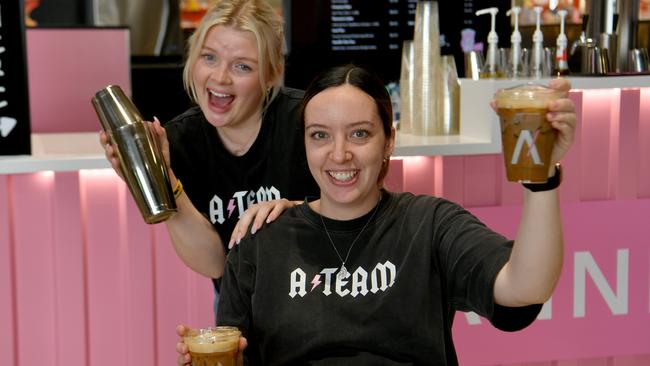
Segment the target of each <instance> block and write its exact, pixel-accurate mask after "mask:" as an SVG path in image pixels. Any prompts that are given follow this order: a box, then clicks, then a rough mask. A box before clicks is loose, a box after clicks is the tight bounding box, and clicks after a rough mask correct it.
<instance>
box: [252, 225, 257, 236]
mask: <svg viewBox="0 0 650 366" xmlns="http://www.w3.org/2000/svg"><path fill="white" fill-rule="evenodd" d="M256 231H257V226H255V225H253V227H252V228H251V235H255V232H256Z"/></svg>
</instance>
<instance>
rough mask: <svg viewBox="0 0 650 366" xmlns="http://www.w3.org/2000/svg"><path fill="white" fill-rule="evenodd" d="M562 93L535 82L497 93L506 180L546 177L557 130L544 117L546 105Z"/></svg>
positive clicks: (528, 180) (541, 180) (533, 180)
mask: <svg viewBox="0 0 650 366" xmlns="http://www.w3.org/2000/svg"><path fill="white" fill-rule="evenodd" d="M564 95H565V93H564V92H561V91H557V90H554V89H550V88H547V87H545V86H542V85H537V84H526V85H520V86H516V87H513V88H509V89H502V90H499V91H498V92H497V93H496V95H495V99H496V105H497V113H498V114H499V118H500V120H501V142H502V146H503V157H504V162H505V166H506V175H507V177H508V180H509V181H511V182H521V183H544V182H546V181H547V179H548V173H549V167H550V164H551V161H550V160H551V153H552V152H553V145H554V144H555V139H556V137H557V131H556V130H555V129H554V128H553V127H552V126H551V124H550V122H549V121H548V120H547V119H546V114H547V113H548V109H547V107H546V106H547V104H548V102H550V101H552V100H555V99H558V98H562V97H564Z"/></svg>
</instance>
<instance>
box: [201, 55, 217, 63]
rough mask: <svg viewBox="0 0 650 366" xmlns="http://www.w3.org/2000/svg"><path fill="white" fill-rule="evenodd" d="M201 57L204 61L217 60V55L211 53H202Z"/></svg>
mask: <svg viewBox="0 0 650 366" xmlns="http://www.w3.org/2000/svg"><path fill="white" fill-rule="evenodd" d="M201 59H203V61H206V62H214V61H216V60H217V57H216V56H215V55H213V54H211V53H202V54H201Z"/></svg>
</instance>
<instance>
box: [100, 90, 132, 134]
mask: <svg viewBox="0 0 650 366" xmlns="http://www.w3.org/2000/svg"><path fill="white" fill-rule="evenodd" d="M92 102H93V106H94V107H95V111H96V112H97V116H98V117H99V121H100V122H101V124H102V127H103V128H104V130H106V131H110V130H115V129H118V128H120V127H122V126H125V125H129V124H134V123H142V122H143V121H144V119H143V118H142V115H141V114H140V111H138V108H137V107H136V106H135V104H133V102H132V101H131V99H129V97H127V96H126V94H124V91H122V88H120V86H119V85H109V86H107V87H105V88H104V89H102V90H100V91H98V92H97V93H95V96H94V97H93V99H92Z"/></svg>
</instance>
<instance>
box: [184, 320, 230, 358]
mask: <svg viewBox="0 0 650 366" xmlns="http://www.w3.org/2000/svg"><path fill="white" fill-rule="evenodd" d="M240 336H241V332H240V331H239V330H238V329H237V328H236V327H227V326H218V327H208V328H197V329H195V328H192V329H190V330H189V331H188V332H187V333H186V334H185V336H184V337H183V342H185V344H187V347H188V348H189V350H190V356H191V357H192V366H235V365H236V361H237V353H238V351H239V337H240Z"/></svg>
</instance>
